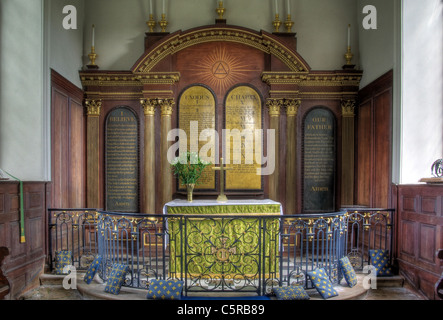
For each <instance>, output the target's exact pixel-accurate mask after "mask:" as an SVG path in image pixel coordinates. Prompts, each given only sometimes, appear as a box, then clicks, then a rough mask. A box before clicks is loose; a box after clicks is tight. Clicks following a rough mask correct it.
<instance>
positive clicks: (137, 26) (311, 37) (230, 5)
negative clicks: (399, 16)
mask: <svg viewBox="0 0 443 320" xmlns="http://www.w3.org/2000/svg"><path fill="white" fill-rule="evenodd" d="M153 2H154V11H155V15H154V17H155V19H156V20H157V21H158V20H159V18H160V15H161V11H162V2H161V1H160V0H153ZM273 3H274V1H271V0H224V4H225V8H226V10H227V11H226V14H225V16H224V18H226V20H227V23H228V24H230V25H238V26H241V27H246V28H250V29H253V30H258V31H260V30H264V31H267V32H273V26H272V21H273V20H274V12H275V9H274V5H273ZM278 3H279V13H280V19H281V20H283V19H286V13H287V10H286V0H278ZM290 3H291V13H292V20H293V21H294V23H295V25H294V27H293V29H292V30H293V32H296V33H297V39H298V51H299V53H300V54H301V55H302V56H303V57H304V58H305V59H306V60H307V62H308V64H309V65H310V66H311V67H312V68H313V69H314V70H336V69H341V67H342V66H343V65H344V64H345V59H344V54H345V53H346V49H347V47H346V46H347V26H348V24H351V25H353V26H355V28H354V30H353V32H352V46H353V52H354V53H355V59H354V61H353V62H354V63H355V64H358V56H359V54H358V32H357V27H356V25H357V17H356V11H357V2H356V1H355V0H291V2H290ZM166 8H167V9H166V14H167V20H168V22H169V25H168V27H167V31H168V32H171V33H172V32H175V31H177V30H182V31H185V30H188V29H191V28H194V27H199V26H204V25H210V24H213V23H215V19H216V18H217V15H216V13H215V9H216V1H215V0H186V1H183V0H166ZM149 11H150V10H149V0H126V1H121V0H88V1H86V2H85V39H84V41H85V43H84V45H85V49H84V51H83V58H84V60H83V63H84V65H86V64H87V63H88V58H87V54H88V53H89V51H90V47H91V37H92V35H91V34H92V32H91V26H92V25H93V24H95V26H96V42H95V44H96V51H97V54H98V55H99V57H98V60H97V64H98V65H99V67H100V69H102V70H129V69H130V68H131V67H132V65H133V63H135V62H136V61H137V59H138V58H139V57H140V56H141V55H142V54H143V51H144V37H145V32H146V31H147V29H148V27H147V25H146V21H147V20H148V16H149ZM156 31H160V28H159V27H157V29H156ZM280 31H283V27H282V28H281V29H280Z"/></svg>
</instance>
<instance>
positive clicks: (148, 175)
mask: <svg viewBox="0 0 443 320" xmlns="http://www.w3.org/2000/svg"><path fill="white" fill-rule="evenodd" d="M140 103H141V105H142V106H143V111H144V115H145V128H144V130H145V137H144V150H145V155H144V162H143V164H144V179H143V180H144V184H145V185H144V195H143V200H144V201H143V212H145V213H155V198H156V193H155V192H156V190H155V106H156V104H157V100H156V99H142V100H141V101H140Z"/></svg>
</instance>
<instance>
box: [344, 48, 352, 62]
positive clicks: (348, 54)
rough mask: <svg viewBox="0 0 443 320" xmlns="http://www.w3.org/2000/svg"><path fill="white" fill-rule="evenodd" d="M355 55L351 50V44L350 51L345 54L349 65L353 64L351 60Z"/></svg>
mask: <svg viewBox="0 0 443 320" xmlns="http://www.w3.org/2000/svg"><path fill="white" fill-rule="evenodd" d="M353 57H354V55H353V54H352V52H351V46H348V52H346V54H345V59H346V64H347V65H351V63H352V62H351V61H352V58H353Z"/></svg>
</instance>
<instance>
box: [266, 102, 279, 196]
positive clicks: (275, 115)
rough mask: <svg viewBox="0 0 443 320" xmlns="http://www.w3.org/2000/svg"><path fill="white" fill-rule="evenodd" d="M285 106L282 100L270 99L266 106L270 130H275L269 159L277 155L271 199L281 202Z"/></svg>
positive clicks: (270, 183) (270, 190) (271, 179)
mask: <svg viewBox="0 0 443 320" xmlns="http://www.w3.org/2000/svg"><path fill="white" fill-rule="evenodd" d="M282 104H283V100H281V99H269V100H268V101H267V102H266V106H267V107H268V110H269V117H270V121H269V129H271V130H275V148H274V150H270V149H269V147H268V152H267V153H268V157H269V154H270V152H273V153H274V155H275V170H274V173H273V174H271V175H270V176H269V198H270V199H271V200H274V201H279V172H280V170H279V159H280V157H279V151H280V148H279V146H280V109H281V106H282ZM268 146H269V141H268Z"/></svg>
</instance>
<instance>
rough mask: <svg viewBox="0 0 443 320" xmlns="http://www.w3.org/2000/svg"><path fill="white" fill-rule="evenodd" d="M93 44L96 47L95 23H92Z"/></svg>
mask: <svg viewBox="0 0 443 320" xmlns="http://www.w3.org/2000/svg"><path fill="white" fill-rule="evenodd" d="M92 46H93V47H95V25H92Z"/></svg>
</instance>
